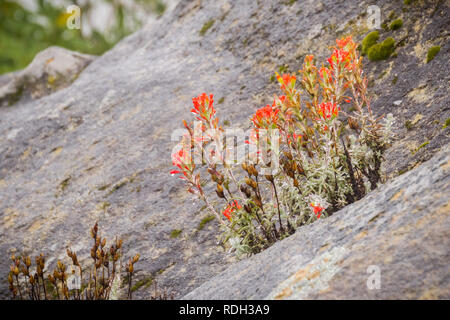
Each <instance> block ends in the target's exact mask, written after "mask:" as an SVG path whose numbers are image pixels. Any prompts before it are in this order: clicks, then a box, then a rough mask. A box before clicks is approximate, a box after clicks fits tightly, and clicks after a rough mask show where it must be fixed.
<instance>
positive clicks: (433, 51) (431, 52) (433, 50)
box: [427, 46, 441, 63]
mask: <svg viewBox="0 0 450 320" xmlns="http://www.w3.org/2000/svg"><path fill="white" fill-rule="evenodd" d="M439 51H441V46H434V47H431V48H430V49H428V53H427V63H428V62H430V61H431V60H433V59H434V57H435V56H436V55H437V54H438V53H439Z"/></svg>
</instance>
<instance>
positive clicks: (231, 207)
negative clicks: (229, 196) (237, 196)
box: [222, 200, 242, 220]
mask: <svg viewBox="0 0 450 320" xmlns="http://www.w3.org/2000/svg"><path fill="white" fill-rule="evenodd" d="M241 208H242V207H241V206H240V205H239V203H238V202H237V201H236V200H233V201H232V202H231V203H230V204H229V205H228V206H227V207H226V208H225V210H223V212H222V214H223V215H224V216H225V217H226V218H227V219H228V220H231V214H232V213H234V212H235V211H236V210H239V209H241Z"/></svg>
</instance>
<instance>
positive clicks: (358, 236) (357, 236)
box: [355, 230, 368, 240]
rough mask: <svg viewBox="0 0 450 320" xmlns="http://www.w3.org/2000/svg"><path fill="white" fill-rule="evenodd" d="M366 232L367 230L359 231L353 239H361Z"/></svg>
mask: <svg viewBox="0 0 450 320" xmlns="http://www.w3.org/2000/svg"><path fill="white" fill-rule="evenodd" d="M367 234H368V231H367V230H363V231H361V232H360V233H358V234H357V235H356V236H355V240H360V239H362V238H364V237H367Z"/></svg>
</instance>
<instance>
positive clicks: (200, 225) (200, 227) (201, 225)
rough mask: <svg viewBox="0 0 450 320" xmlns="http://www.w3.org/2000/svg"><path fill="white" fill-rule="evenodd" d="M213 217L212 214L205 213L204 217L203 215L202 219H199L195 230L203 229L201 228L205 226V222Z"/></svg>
mask: <svg viewBox="0 0 450 320" xmlns="http://www.w3.org/2000/svg"><path fill="white" fill-rule="evenodd" d="M214 219H215V217H214V215H212V214H211V215H207V216H206V217H204V218H203V219H202V221H200V223H199V224H198V227H197V230H203V228H204V227H205V226H206V224H207V223H208V222H210V221H212V220H214Z"/></svg>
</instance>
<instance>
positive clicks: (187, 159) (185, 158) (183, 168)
mask: <svg viewBox="0 0 450 320" xmlns="http://www.w3.org/2000/svg"><path fill="white" fill-rule="evenodd" d="M172 163H173V165H174V166H176V167H178V169H179V170H172V171H170V174H172V175H174V174H178V173H182V174H183V175H184V176H188V174H189V173H190V172H191V171H192V170H193V168H192V158H191V155H190V154H189V153H188V152H186V151H185V150H184V149H180V150H179V151H177V152H174V153H173V154H172ZM181 178H182V177H181Z"/></svg>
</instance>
